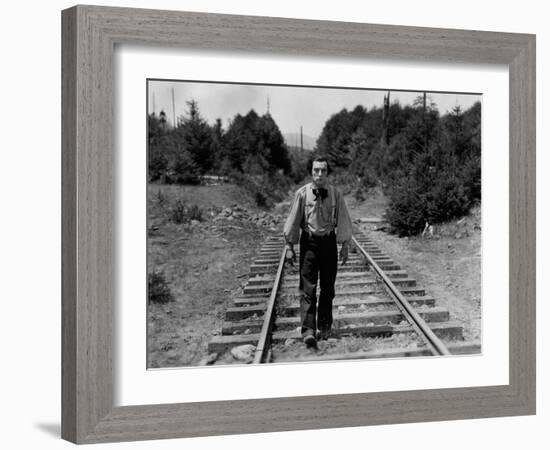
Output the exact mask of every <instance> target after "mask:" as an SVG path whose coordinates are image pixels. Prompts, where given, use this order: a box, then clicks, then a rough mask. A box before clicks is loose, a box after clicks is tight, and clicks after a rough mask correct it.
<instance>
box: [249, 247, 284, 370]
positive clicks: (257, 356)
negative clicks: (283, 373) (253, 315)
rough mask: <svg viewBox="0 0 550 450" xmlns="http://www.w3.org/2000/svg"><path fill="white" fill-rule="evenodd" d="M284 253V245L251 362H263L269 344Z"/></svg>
mask: <svg viewBox="0 0 550 450" xmlns="http://www.w3.org/2000/svg"><path fill="white" fill-rule="evenodd" d="M285 254H286V247H283V253H282V254H281V259H280V261H279V267H278V268H277V275H276V276H275V281H274V282H273V288H271V295H270V296H269V301H268V304H267V309H266V312H265V318H264V323H263V325H262V331H261V332H260V339H259V340H258V345H257V346H256V351H255V353H254V361H253V364H262V363H264V362H265V361H266V354H267V352H268V350H269V348H270V346H271V333H272V331H273V320H274V318H275V317H274V312H275V303H276V300H277V292H278V291H279V285H280V284H281V278H282V274H283V268H284V265H285Z"/></svg>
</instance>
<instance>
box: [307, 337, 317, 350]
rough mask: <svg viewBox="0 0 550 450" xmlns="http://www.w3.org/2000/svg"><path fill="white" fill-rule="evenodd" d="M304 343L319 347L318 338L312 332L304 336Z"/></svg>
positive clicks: (308, 345) (314, 347) (313, 347)
mask: <svg viewBox="0 0 550 450" xmlns="http://www.w3.org/2000/svg"><path fill="white" fill-rule="evenodd" d="M304 344H306V347H307V348H311V349H315V350H316V349H317V339H315V336H313V335H312V334H308V335H307V336H305V337H304Z"/></svg>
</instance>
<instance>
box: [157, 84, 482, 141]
mask: <svg viewBox="0 0 550 450" xmlns="http://www.w3.org/2000/svg"><path fill="white" fill-rule="evenodd" d="M148 87H149V89H148V112H149V113H151V112H155V113H156V114H158V113H159V112H160V111H161V110H164V112H165V113H166V116H167V119H168V121H169V122H170V123H172V120H173V112H174V108H173V107H172V89H173V91H174V104H175V113H176V114H175V116H176V118H177V117H179V116H181V115H185V114H186V112H187V109H188V107H187V104H186V102H187V101H189V100H191V99H195V100H196V101H197V103H198V107H199V112H200V114H201V116H202V117H204V118H205V119H206V120H207V122H208V123H209V124H213V123H214V122H215V121H216V119H217V118H221V119H222V123H223V127H224V129H227V125H228V122H229V120H230V119H232V118H233V117H234V116H235V115H236V114H241V115H245V114H247V113H248V112H249V111H250V110H251V109H254V110H255V111H256V112H257V113H258V114H259V115H262V114H265V113H266V112H267V105H268V99H269V112H270V114H271V116H272V117H273V119H274V120H275V122H276V123H277V125H278V126H279V128H280V130H281V132H282V133H283V134H289V133H299V132H300V126H302V127H303V133H304V134H305V135H308V136H311V137H312V138H313V139H317V137H318V136H319V134H320V133H321V131H322V129H323V126H324V124H325V122H326V121H327V119H329V118H330V116H331V115H333V114H335V113H337V112H339V111H341V110H342V109H343V108H347V109H348V110H352V109H353V108H355V107H356V106H357V105H362V106H364V107H365V108H368V109H370V108H372V107H373V106H378V107H382V105H383V98H384V95H385V94H386V93H387V90H371V89H348V88H346V89H338V88H316V87H293V86H275V85H251V84H226V83H224V84H222V83H208V82H186V81H161V80H149V85H148ZM418 95H420V93H419V92H411V91H391V95H390V99H391V102H394V101H396V100H398V101H399V103H401V105H407V104H412V102H413V101H414V99H415V98H416V97H417V96H418ZM428 96H429V97H430V98H431V100H432V101H433V102H435V103H436V105H437V107H438V109H439V111H440V113H441V114H445V113H446V112H448V111H450V110H452V109H453V108H454V107H455V106H457V105H460V106H461V107H462V109H463V110H465V109H468V108H469V107H470V106H472V105H473V104H474V103H475V102H476V101H480V100H481V95H475V94H474V95H473V94H458V93H428Z"/></svg>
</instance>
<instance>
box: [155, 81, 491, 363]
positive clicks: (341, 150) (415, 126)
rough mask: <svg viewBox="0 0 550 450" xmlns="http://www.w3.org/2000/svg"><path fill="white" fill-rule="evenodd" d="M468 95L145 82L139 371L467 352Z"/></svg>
mask: <svg viewBox="0 0 550 450" xmlns="http://www.w3.org/2000/svg"><path fill="white" fill-rule="evenodd" d="M481 108H482V95H481V94H477V93H456V92H430V91H427V92H419V91H404V90H399V89H398V88H397V87H396V88H393V89H390V88H388V89H384V90H380V89H365V88H353V89H352V88H341V87H338V86H323V87H319V86H289V85H262V84H239V83H221V82H208V81H185V80H163V79H149V80H147V180H148V186H147V272H148V280H147V281H148V283H147V284H148V296H147V301H148V308H147V311H148V312H147V314H148V315H147V366H148V368H150V369H155V368H174V367H187V366H217V365H228V364H265V363H275V364H276V363H298V362H314V361H333V360H334V361H336V360H337V361H342V360H358V359H371V358H407V357H430V356H447V357H450V356H453V355H464V354H469V355H472V354H481V353H482V345H481V342H482V329H481V323H482V320H481V319H482V317H481V314H482V298H481V239H482V228H481V201H482V193H481V152H482V148H481Z"/></svg>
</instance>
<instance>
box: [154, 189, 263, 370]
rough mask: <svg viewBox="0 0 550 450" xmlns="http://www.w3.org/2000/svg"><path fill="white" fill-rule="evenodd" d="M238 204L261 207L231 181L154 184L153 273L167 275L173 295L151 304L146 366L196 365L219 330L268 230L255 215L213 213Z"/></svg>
mask: <svg viewBox="0 0 550 450" xmlns="http://www.w3.org/2000/svg"><path fill="white" fill-rule="evenodd" d="M233 205H238V206H241V207H244V208H247V209H249V210H252V211H256V210H258V209H257V208H256V207H255V206H254V199H250V198H249V197H247V196H246V195H245V193H244V192H243V191H242V189H240V188H239V187H237V186H234V185H231V184H224V185H220V186H177V185H160V184H152V185H149V188H148V204H147V206H148V209H147V215H148V224H149V230H150V232H149V236H148V241H147V263H148V273H149V274H153V273H155V272H158V273H162V274H163V276H164V282H165V284H166V285H167V286H169V288H170V292H171V294H172V296H173V301H170V302H150V303H149V308H148V320H147V326H148V349H147V350H148V351H147V356H148V367H179V366H195V365H198V364H199V363H200V361H201V359H203V358H204V357H205V356H206V355H207V346H208V342H209V341H210V340H211V338H212V337H213V336H214V335H215V334H216V333H217V332H219V330H220V329H221V324H222V322H223V318H224V314H225V310H226V309H227V307H228V306H229V305H230V303H231V301H232V296H233V295H235V294H236V293H238V292H239V291H240V289H241V283H242V281H243V280H244V278H238V276H239V275H243V274H246V273H248V271H249V266H250V263H251V259H252V256H253V255H255V253H256V252H257V248H258V246H259V245H260V244H261V242H262V241H263V240H264V238H265V237H266V236H267V234H269V231H268V230H265V229H263V228H261V227H258V226H256V225H255V224H254V223H252V222H250V221H246V220H240V219H235V218H232V220H231V221H225V220H221V221H220V220H214V218H215V217H216V215H217V213H218V212H220V211H221V210H222V209H224V208H226V207H231V206H233ZM258 211H259V210H258ZM174 214H175V215H176V216H177V217H174ZM174 218H175V219H176V220H174ZM194 220H196V221H198V223H194V224H193V223H192V222H191V221H194ZM157 278H158V277H157ZM157 284H158V287H160V286H161V285H162V283H159V282H158V281H157Z"/></svg>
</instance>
